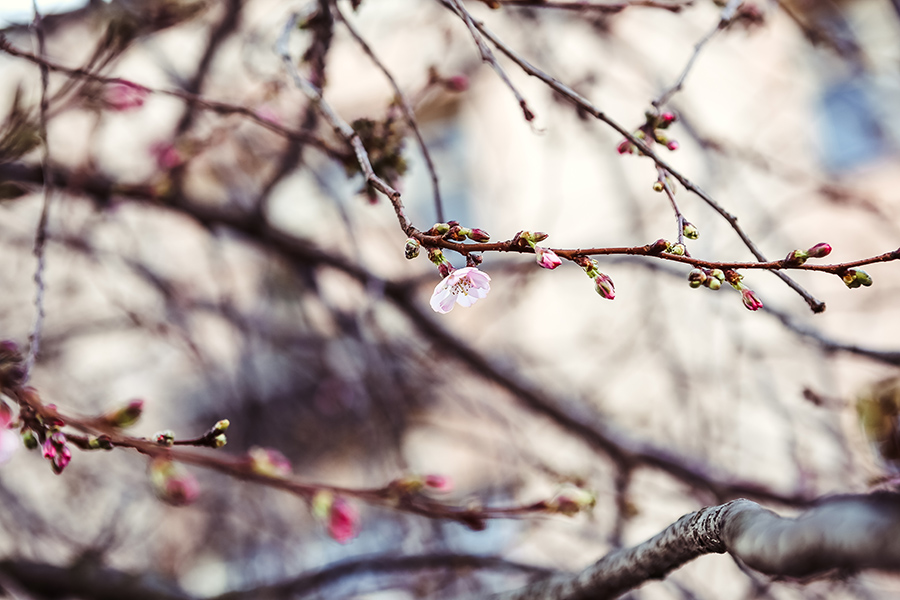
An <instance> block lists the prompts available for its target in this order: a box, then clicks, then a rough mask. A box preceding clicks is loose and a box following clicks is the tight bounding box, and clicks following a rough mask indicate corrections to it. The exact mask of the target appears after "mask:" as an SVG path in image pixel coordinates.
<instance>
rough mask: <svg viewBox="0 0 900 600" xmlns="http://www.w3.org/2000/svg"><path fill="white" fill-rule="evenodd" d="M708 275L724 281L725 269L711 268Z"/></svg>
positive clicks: (721, 281) (720, 281)
mask: <svg viewBox="0 0 900 600" xmlns="http://www.w3.org/2000/svg"><path fill="white" fill-rule="evenodd" d="M709 276H710V277H714V278H715V279H718V280H719V283H725V271H723V270H722V269H713V270H712V271H710V272H709Z"/></svg>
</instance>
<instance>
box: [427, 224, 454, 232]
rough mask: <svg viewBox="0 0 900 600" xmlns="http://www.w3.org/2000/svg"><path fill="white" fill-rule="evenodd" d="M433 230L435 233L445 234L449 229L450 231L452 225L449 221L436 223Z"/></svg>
mask: <svg viewBox="0 0 900 600" xmlns="http://www.w3.org/2000/svg"><path fill="white" fill-rule="evenodd" d="M431 231H433V232H434V233H435V235H444V234H445V233H447V232H448V231H450V225H448V224H447V223H435V224H434V225H432V227H431Z"/></svg>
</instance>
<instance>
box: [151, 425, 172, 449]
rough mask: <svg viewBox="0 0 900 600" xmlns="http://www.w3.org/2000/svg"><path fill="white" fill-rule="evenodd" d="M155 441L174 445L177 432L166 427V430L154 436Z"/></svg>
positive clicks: (162, 444)
mask: <svg viewBox="0 0 900 600" xmlns="http://www.w3.org/2000/svg"><path fill="white" fill-rule="evenodd" d="M153 441H154V442H156V443H157V444H159V445H160V446H166V447H169V446H172V445H173V444H174V443H175V432H174V431H172V430H171V429H166V430H165V431H160V432H159V433H157V434H156V435H154V436H153Z"/></svg>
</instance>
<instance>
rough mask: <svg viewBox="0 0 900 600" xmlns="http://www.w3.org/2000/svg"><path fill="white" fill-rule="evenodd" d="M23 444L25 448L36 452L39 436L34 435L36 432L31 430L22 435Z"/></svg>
mask: <svg viewBox="0 0 900 600" xmlns="http://www.w3.org/2000/svg"><path fill="white" fill-rule="evenodd" d="M22 443H23V444H25V447H26V448H28V449H29V450H34V449H35V448H37V447H38V439H37V436H36V435H34V432H33V431H31V430H30V429H29V430H28V431H26V432H25V433H23V434H22Z"/></svg>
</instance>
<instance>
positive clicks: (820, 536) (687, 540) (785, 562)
mask: <svg viewBox="0 0 900 600" xmlns="http://www.w3.org/2000/svg"><path fill="white" fill-rule="evenodd" d="M898 529H900V496H898V495H897V494H873V495H869V496H836V497H833V498H829V499H825V500H823V501H822V502H821V503H820V504H818V505H817V506H815V507H813V508H811V509H809V510H807V511H806V512H804V513H802V514H801V515H800V516H799V517H797V518H793V519H792V518H784V517H780V516H778V515H776V514H775V513H773V512H771V511H769V510H766V509H764V508H762V507H761V506H759V505H758V504H756V503H755V502H750V501H749V500H735V501H733V502H729V503H727V504H723V505H721V506H713V507H709V508H704V509H702V510H699V511H697V512H694V513H691V514H688V515H685V516H684V517H682V518H681V519H679V520H678V521H677V522H676V523H674V524H673V525H671V526H669V527H668V528H666V529H665V530H664V531H662V532H661V533H659V534H658V535H656V536H654V537H653V538H651V539H649V540H647V541H646V542H644V543H642V544H639V545H637V546H634V547H632V548H628V549H626V550H619V551H616V552H611V553H610V554H608V555H606V556H605V557H603V558H602V559H601V560H600V561H598V562H597V563H595V564H593V565H591V566H590V567H588V568H587V569H585V570H584V571H582V572H581V573H578V574H575V575H557V576H554V577H551V578H549V579H547V580H544V581H540V582H537V583H534V584H532V585H529V586H527V587H525V588H522V589H520V590H516V591H512V592H507V593H503V594H498V595H495V596H492V597H491V598H492V600H605V599H611V598H616V597H617V596H619V595H620V594H622V593H624V592H626V591H628V590H631V589H634V588H636V587H638V586H640V585H642V584H644V583H646V582H648V581H650V580H653V579H663V578H665V577H666V576H667V575H668V574H669V573H670V572H671V571H673V570H674V569H677V568H678V567H680V566H682V565H683V564H685V563H687V562H689V561H691V560H693V559H695V558H697V557H699V556H702V555H704V554H713V553H715V554H723V553H726V552H727V553H729V554H730V555H731V556H733V557H734V558H736V559H738V560H739V561H741V563H743V564H744V565H746V566H748V567H750V568H752V569H755V570H757V571H760V572H762V573H765V574H767V575H772V576H778V577H809V576H812V575H817V574H820V573H825V572H828V571H833V570H841V571H856V570H860V569H885V570H891V571H900V540H898V538H897V536H896V531H897V530H898Z"/></svg>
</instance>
